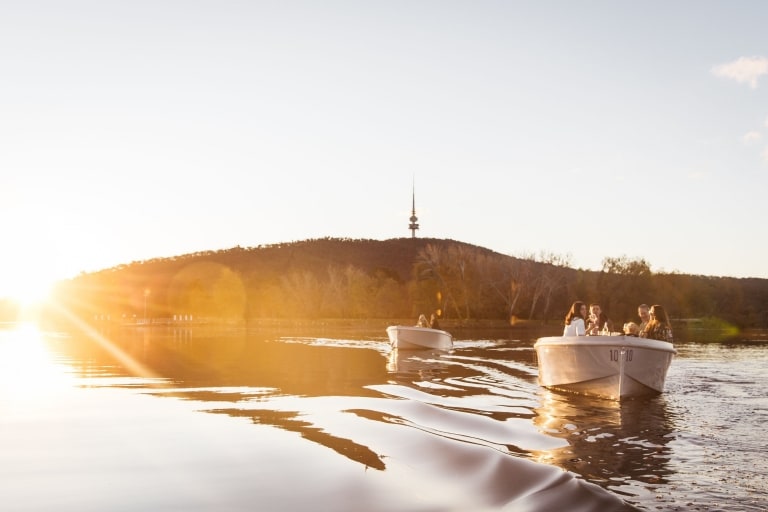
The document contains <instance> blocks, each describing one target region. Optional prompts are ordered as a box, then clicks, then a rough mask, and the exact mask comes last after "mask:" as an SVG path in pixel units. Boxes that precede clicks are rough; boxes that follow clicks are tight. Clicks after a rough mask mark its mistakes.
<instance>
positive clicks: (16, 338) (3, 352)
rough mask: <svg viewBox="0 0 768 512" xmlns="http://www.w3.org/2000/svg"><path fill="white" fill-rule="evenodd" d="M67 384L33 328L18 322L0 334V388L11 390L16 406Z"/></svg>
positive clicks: (65, 378) (61, 370) (69, 378)
mask: <svg viewBox="0 0 768 512" xmlns="http://www.w3.org/2000/svg"><path fill="white" fill-rule="evenodd" d="M70 381H71V377H70V376H69V375H68V374H67V373H66V372H65V371H64V370H63V369H62V367H61V366H60V365H59V364H57V363H56V361H55V360H54V359H53V358H52V357H51V353H50V352H49V350H48V348H47V347H46V346H45V340H44V339H43V334H42V333H41V332H40V330H39V329H38V328H37V326H35V325H34V324H31V323H21V324H19V325H17V326H16V328H15V329H13V330H8V331H1V332H0V389H3V388H4V389H13V390H14V392H13V393H12V398H13V400H14V401H16V402H18V404H19V405H21V406H23V405H24V404H25V403H27V402H29V401H30V399H31V398H34V397H36V396H40V395H46V394H49V393H50V392H51V390H52V389H56V388H58V387H60V386H61V385H62V384H64V383H68V382H70ZM9 398H11V397H9ZM6 405H9V404H7V403H6Z"/></svg>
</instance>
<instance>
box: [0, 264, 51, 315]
mask: <svg viewBox="0 0 768 512" xmlns="http://www.w3.org/2000/svg"><path fill="white" fill-rule="evenodd" d="M17 270H18V269H17ZM53 283H54V280H53V279H52V278H51V277H50V276H47V275H45V274H44V273H40V272H26V273H25V272H16V273H13V272H6V273H5V275H3V276H0V298H5V299H7V300H10V301H12V302H14V303H16V304H17V305H18V306H19V307H20V308H22V309H25V308H31V307H35V306H41V305H43V304H45V303H46V302H47V301H48V299H49V297H50V295H51V290H52V289H53Z"/></svg>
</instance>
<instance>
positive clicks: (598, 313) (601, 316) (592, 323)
mask: <svg viewBox="0 0 768 512" xmlns="http://www.w3.org/2000/svg"><path fill="white" fill-rule="evenodd" d="M606 327H607V331H608V332H610V331H612V330H613V322H611V321H610V320H609V319H608V315H606V314H605V313H604V312H603V310H602V308H601V307H600V304H598V303H597V302H593V303H592V304H590V305H589V321H588V322H587V334H588V335H591V336H597V335H599V334H600V333H601V332H602V331H603V329H606Z"/></svg>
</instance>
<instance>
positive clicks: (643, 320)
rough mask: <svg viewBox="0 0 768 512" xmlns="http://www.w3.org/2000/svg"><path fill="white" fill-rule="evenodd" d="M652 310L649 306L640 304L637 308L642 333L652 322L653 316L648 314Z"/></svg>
mask: <svg viewBox="0 0 768 512" xmlns="http://www.w3.org/2000/svg"><path fill="white" fill-rule="evenodd" d="M650 309H651V308H650V307H649V306H648V304H640V305H639V306H637V316H639V317H640V325H639V326H638V328H639V329H640V332H642V331H643V329H645V326H646V325H648V322H650V321H651V315H650V313H649V312H648V311H649V310H650Z"/></svg>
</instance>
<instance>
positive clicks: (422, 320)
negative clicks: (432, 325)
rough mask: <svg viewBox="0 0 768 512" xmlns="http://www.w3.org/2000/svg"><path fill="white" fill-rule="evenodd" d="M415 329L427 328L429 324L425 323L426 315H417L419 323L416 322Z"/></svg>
mask: <svg viewBox="0 0 768 512" xmlns="http://www.w3.org/2000/svg"><path fill="white" fill-rule="evenodd" d="M416 327H429V322H427V317H426V315H424V314H421V315H419V321H418V322H416Z"/></svg>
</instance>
